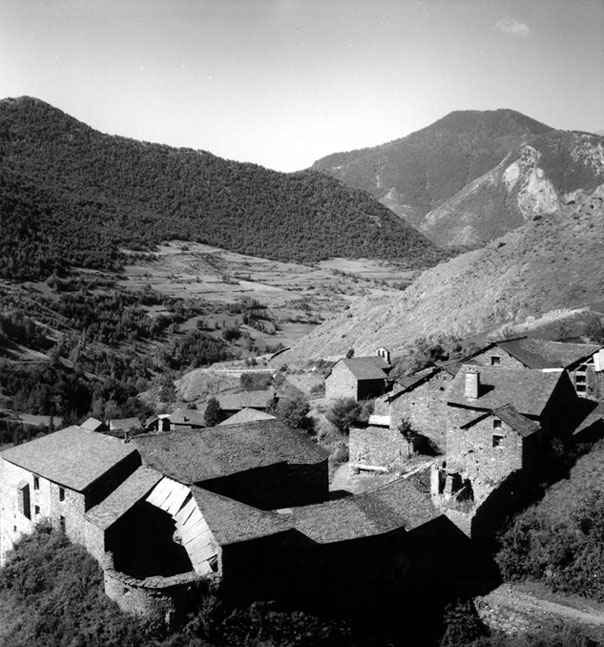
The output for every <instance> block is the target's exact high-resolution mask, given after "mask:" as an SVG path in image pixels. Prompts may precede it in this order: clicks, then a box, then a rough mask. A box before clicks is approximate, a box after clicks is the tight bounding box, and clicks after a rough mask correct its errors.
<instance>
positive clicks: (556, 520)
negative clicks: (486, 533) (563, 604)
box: [497, 490, 604, 602]
mask: <svg viewBox="0 0 604 647" xmlns="http://www.w3.org/2000/svg"><path fill="white" fill-rule="evenodd" d="M546 498H547V495H546ZM497 562H498V563H499V566H500V568H501V572H502V575H503V577H504V579H506V580H508V581H515V580H519V581H524V580H533V581H540V582H543V583H545V584H547V585H548V586H550V587H551V588H552V589H553V590H555V591H563V592H565V593H576V594H579V595H582V596H585V597H588V598H591V599H593V600H597V601H598V602H604V492H602V491H601V490H595V491H593V492H591V493H587V494H586V493H585V492H583V493H582V496H580V497H577V499H576V500H575V501H574V505H573V507H572V509H571V510H570V511H569V513H568V514H560V513H558V514H556V512H555V511H552V510H551V509H549V508H548V506H547V504H546V505H537V506H533V507H531V508H529V509H528V510H526V511H524V512H523V513H521V514H520V515H518V516H517V517H516V519H515V520H514V521H513V523H512V524H511V525H510V527H509V528H508V529H507V530H506V531H505V532H504V533H503V534H502V536H501V547H500V550H499V552H498V554H497Z"/></svg>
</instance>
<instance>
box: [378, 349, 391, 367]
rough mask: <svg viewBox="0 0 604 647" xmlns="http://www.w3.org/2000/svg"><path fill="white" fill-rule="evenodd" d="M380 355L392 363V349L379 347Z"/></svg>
mask: <svg viewBox="0 0 604 647" xmlns="http://www.w3.org/2000/svg"><path fill="white" fill-rule="evenodd" d="M377 355H378V357H381V358H382V359H383V360H384V361H385V362H386V363H387V364H390V351H389V350H387V349H386V348H378V349H377Z"/></svg>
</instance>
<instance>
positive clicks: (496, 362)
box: [491, 355, 501, 366]
mask: <svg viewBox="0 0 604 647" xmlns="http://www.w3.org/2000/svg"><path fill="white" fill-rule="evenodd" d="M500 365H501V357H498V356H497V355H493V356H492V357H491V366H500Z"/></svg>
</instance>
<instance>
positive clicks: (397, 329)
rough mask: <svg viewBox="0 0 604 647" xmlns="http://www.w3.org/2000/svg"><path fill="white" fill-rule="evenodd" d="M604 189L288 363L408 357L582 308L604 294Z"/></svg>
mask: <svg viewBox="0 0 604 647" xmlns="http://www.w3.org/2000/svg"><path fill="white" fill-rule="evenodd" d="M603 258H604V185H601V186H600V187H598V188H597V189H596V190H595V191H594V192H593V194H592V195H590V196H586V197H582V198H579V199H578V201H577V203H576V204H575V205H569V206H565V207H564V208H562V209H560V210H558V211H555V212H554V213H552V214H550V215H549V216H548V217H539V216H537V217H535V218H534V219H533V220H531V221H529V222H527V223H525V224H524V225H522V226H521V227H518V228H516V229H514V230H513V231H510V232H508V233H507V234H505V235H504V236H502V237H500V238H498V239H496V240H494V241H492V242H490V243H489V244H487V245H486V246H485V247H484V248H482V249H477V250H473V251H470V252H467V253H465V254H461V255H459V256H457V257H456V258H453V259H451V260H450V261H447V262H445V263H441V264H439V265H438V266H436V267H434V268H431V269H429V270H426V271H424V272H423V273H422V274H421V275H420V276H419V277H418V278H417V279H416V280H415V281H414V282H413V283H412V284H411V285H410V286H409V287H408V288H407V289H406V290H405V291H404V292H403V293H402V294H401V296H400V297H392V298H377V299H376V298H363V299H360V300H359V301H357V302H355V303H354V304H352V305H351V307H350V309H349V310H348V311H347V312H345V313H344V314H343V315H340V316H338V317H336V318H334V319H332V320H330V321H328V322H326V323H324V324H323V325H322V326H320V327H319V328H318V329H317V330H315V331H314V332H313V333H312V334H311V335H309V336H308V337H306V338H304V339H303V340H301V341H300V342H299V343H298V344H297V345H296V346H295V347H294V348H292V350H291V351H290V353H289V355H288V356H287V357H285V358H284V360H285V361H287V362H296V361H300V360H305V359H310V358H317V357H336V356H342V355H344V354H345V353H346V352H347V351H348V349H350V348H354V350H355V354H356V355H362V354H365V353H373V352H374V351H375V349H376V348H378V347H380V346H385V347H387V348H390V349H391V350H392V351H393V352H395V353H396V352H399V351H402V350H403V349H404V348H405V347H407V346H408V345H409V344H410V343H412V342H413V340H415V339H417V338H419V337H430V336H433V337H437V336H439V335H454V336H458V337H461V338H463V337H467V336H469V335H471V334H474V333H478V332H482V331H490V330H493V329H495V328H497V327H501V326H503V325H505V324H516V323H521V322H525V321H531V319H532V318H536V317H539V316H542V315H543V314H545V313H548V312H550V311H553V310H557V309H567V308H579V307H583V306H586V305H588V304H590V303H594V302H596V301H599V300H601V299H602V294H603V293H604V265H603V264H602V259H603Z"/></svg>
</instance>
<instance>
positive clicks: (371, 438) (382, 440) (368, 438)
mask: <svg viewBox="0 0 604 647" xmlns="http://www.w3.org/2000/svg"><path fill="white" fill-rule="evenodd" d="M410 451H411V448H410V447H409V443H408V442H407V441H406V440H405V439H404V438H403V436H402V435H401V434H400V433H399V432H398V431H394V430H392V429H388V428H383V427H366V428H364V429H354V428H353V429H351V430H350V435H349V439H348V452H349V461H350V464H351V465H352V466H355V465H366V466H373V467H384V468H387V469H389V470H395V469H398V468H400V467H402V466H403V464H404V463H405V461H407V459H408V458H409V456H410Z"/></svg>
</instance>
